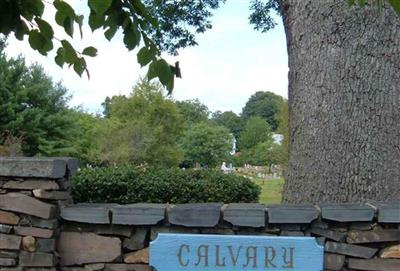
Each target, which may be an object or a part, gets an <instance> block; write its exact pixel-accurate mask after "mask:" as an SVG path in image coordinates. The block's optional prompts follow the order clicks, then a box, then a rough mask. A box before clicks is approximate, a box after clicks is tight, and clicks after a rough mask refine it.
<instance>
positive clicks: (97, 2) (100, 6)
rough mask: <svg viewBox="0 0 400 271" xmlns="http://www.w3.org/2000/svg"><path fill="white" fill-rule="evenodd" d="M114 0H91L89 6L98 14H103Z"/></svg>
mask: <svg viewBox="0 0 400 271" xmlns="http://www.w3.org/2000/svg"><path fill="white" fill-rule="evenodd" d="M111 3H112V0H89V1H88V4H89V7H90V8H91V9H92V10H94V11H95V12H96V13H97V14H99V15H103V14H104V13H105V12H106V11H107V9H109V7H110V6H111Z"/></svg>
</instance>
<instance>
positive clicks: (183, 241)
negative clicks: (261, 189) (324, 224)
mask: <svg viewBox="0 0 400 271" xmlns="http://www.w3.org/2000/svg"><path fill="white" fill-rule="evenodd" d="M323 255H324V249H323V247H322V246H319V245H318V244H317V243H316V240H315V238H312V237H278V236H247V235H246V236H244V235H206V234H166V233H160V234H159V235H158V237H157V239H156V240H154V241H153V242H151V243H150V265H152V266H153V267H155V268H156V269H157V271H181V270H199V271H200V270H201V271H208V270H209V271H222V270H226V271H231V270H252V271H257V270H275V271H279V270H282V271H283V270H285V271H287V270H292V271H321V270H323Z"/></svg>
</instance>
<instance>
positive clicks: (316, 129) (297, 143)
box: [281, 0, 400, 203]
mask: <svg viewBox="0 0 400 271" xmlns="http://www.w3.org/2000/svg"><path fill="white" fill-rule="evenodd" d="M281 7H282V13H283V18H284V25H285V30H286V36H287V48H288V54H289V107H290V109H289V119H290V122H289V127H290V147H289V153H290V155H289V167H288V176H287V182H286V184H285V189H284V195H283V201H284V202H286V203H315V202H365V201H383V200H384V201H388V200H394V199H397V200H398V199H400V16H397V15H396V14H395V12H394V11H393V10H392V9H391V8H389V7H387V8H384V9H383V10H382V12H380V11H379V9H378V8H377V7H376V6H367V7H364V8H359V7H352V8H350V7H349V6H348V4H347V1H345V0H341V1H338V0H281Z"/></svg>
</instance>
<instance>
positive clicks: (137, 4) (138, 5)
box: [131, 0, 158, 28]
mask: <svg viewBox="0 0 400 271" xmlns="http://www.w3.org/2000/svg"><path fill="white" fill-rule="evenodd" d="M131 3H132V5H133V7H134V8H135V10H136V12H137V13H138V14H139V15H140V16H142V17H143V18H145V19H146V20H147V21H149V22H150V23H151V25H152V26H153V27H154V28H157V27H158V21H157V19H155V18H154V17H153V16H151V15H150V13H149V11H148V9H147V8H146V6H145V5H144V4H143V3H142V2H141V1H140V0H136V1H131Z"/></svg>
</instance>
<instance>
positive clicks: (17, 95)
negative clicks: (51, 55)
mask: <svg viewBox="0 0 400 271" xmlns="http://www.w3.org/2000/svg"><path fill="white" fill-rule="evenodd" d="M0 43H2V44H3V45H1V46H0V134H5V133H9V134H11V135H12V136H14V137H18V138H21V141H22V151H23V154H24V155H27V156H32V155H44V156H61V155H71V154H73V153H74V151H75V150H74V149H73V145H72V138H74V137H75V136H76V135H77V134H76V129H75V128H76V126H75V124H74V122H73V119H72V115H71V111H70V110H69V109H68V107H67V105H66V104H67V101H68V97H67V95H66V92H67V90H66V89H65V88H64V87H63V86H62V85H61V84H55V83H53V81H52V79H51V78H50V77H49V76H48V75H46V74H45V73H44V71H43V69H42V68H41V67H40V66H39V65H32V66H29V67H28V66H26V64H25V61H24V59H23V58H21V57H19V58H16V59H14V58H11V59H7V58H6V56H5V55H4V53H3V51H2V49H3V48H4V40H3V41H1V42H0ZM2 143H4V142H0V144H2Z"/></svg>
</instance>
